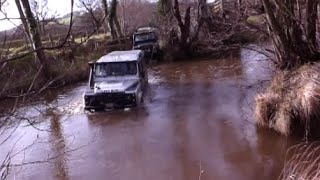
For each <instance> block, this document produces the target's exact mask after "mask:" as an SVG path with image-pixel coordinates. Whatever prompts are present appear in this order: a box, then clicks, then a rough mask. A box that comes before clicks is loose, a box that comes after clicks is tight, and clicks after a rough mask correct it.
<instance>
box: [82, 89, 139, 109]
mask: <svg viewBox="0 0 320 180" xmlns="http://www.w3.org/2000/svg"><path fill="white" fill-rule="evenodd" d="M84 105H85V109H86V110H90V109H104V108H125V107H135V106H137V97H136V95H135V94H126V93H99V94H85V95H84Z"/></svg>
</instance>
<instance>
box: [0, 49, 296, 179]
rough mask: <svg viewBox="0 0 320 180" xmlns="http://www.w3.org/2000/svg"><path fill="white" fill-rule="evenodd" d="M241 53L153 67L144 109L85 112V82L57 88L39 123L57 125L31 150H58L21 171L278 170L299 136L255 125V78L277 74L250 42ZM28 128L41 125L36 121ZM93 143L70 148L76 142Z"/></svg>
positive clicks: (128, 175)
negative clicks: (42, 162)
mask: <svg viewBox="0 0 320 180" xmlns="http://www.w3.org/2000/svg"><path fill="white" fill-rule="evenodd" d="M240 54H241V58H240V59H239V58H235V57H229V58H224V59H221V60H194V61H188V62H178V63H171V64H162V65H157V66H154V67H152V68H151V69H150V70H149V77H150V78H149V79H150V87H149V90H148V93H147V98H146V100H145V104H144V106H143V107H141V108H138V109H131V110H125V111H110V112H99V113H84V112H83V111H82V110H81V109H82V94H83V92H84V90H85V88H86V87H85V85H80V86H78V87H76V88H72V89H70V90H68V91H66V92H64V93H62V94H61V93H60V94H59V93H58V94H56V95H55V97H54V98H53V99H54V101H50V102H49V103H48V104H49V105H50V106H49V108H48V109H50V111H48V112H49V113H47V115H46V116H40V117H41V118H42V119H43V120H44V123H41V124H40V125H39V126H41V127H44V128H45V127H47V128H48V129H49V130H51V131H49V132H43V133H42V134H41V135H40V139H44V140H48V141H49V142H50V143H49V147H48V148H44V147H43V146H45V145H42V146H40V148H37V154H35V153H31V154H26V156H30V157H33V158H43V157H46V156H47V155H48V153H50V154H54V155H57V158H55V159H54V160H53V161H52V162H53V166H50V165H37V164H35V165H33V167H34V168H33V169H31V170H30V169H29V170H28V168H24V169H22V171H21V173H19V175H18V177H20V178H21V179H43V178H44V177H46V179H108V180H129V179H130V180H131V179H139V180H144V179H145V180H147V179H148V180H149V179H153V180H158V179H159V180H163V179H168V180H194V179H199V175H200V174H201V179H202V180H206V179H208V180H212V179H240V180H241V179H245V180H247V179H254V180H256V179H275V178H277V177H278V175H279V173H280V171H281V168H282V164H283V157H284V153H285V152H286V150H287V148H288V147H289V146H290V145H291V144H293V143H294V141H293V140H292V139H286V138H284V137H281V136H279V135H278V134H275V133H273V132H270V131H268V130H260V129H257V128H256V126H255V124H254V118H253V107H254V96H255V94H256V93H257V92H258V91H259V90H261V87H260V86H255V84H257V83H258V84H259V82H260V81H261V80H266V79H268V78H270V74H271V69H270V68H269V65H268V63H267V61H265V57H264V56H262V55H260V54H257V52H255V51H249V50H246V49H243V50H241V52H240ZM265 67H268V68H265ZM30 113H31V111H30ZM31 114H32V113H31ZM28 132H37V131H36V130H34V129H32V128H29V129H28ZM70 137H73V138H70ZM69 139H72V143H70V140H69ZM24 140H25V139H22V141H24ZM89 142H90V143H89ZM88 143H89V145H88V146H86V147H83V148H80V149H78V150H76V151H69V150H70V147H69V145H70V144H72V145H73V146H75V147H79V146H82V145H83V144H88ZM47 145H48V144H47ZM8 147H10V146H8ZM65 152H68V153H65ZM1 153H2V152H1ZM1 153H0V154H1ZM35 168H40V171H36V170H35Z"/></svg>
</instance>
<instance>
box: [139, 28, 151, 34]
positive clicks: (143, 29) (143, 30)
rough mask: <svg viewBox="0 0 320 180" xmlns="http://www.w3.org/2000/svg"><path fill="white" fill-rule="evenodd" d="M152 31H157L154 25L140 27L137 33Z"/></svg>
mask: <svg viewBox="0 0 320 180" xmlns="http://www.w3.org/2000/svg"><path fill="white" fill-rule="evenodd" d="M150 32H155V28H153V27H141V28H138V29H137V30H136V32H135V34H143V33H150Z"/></svg>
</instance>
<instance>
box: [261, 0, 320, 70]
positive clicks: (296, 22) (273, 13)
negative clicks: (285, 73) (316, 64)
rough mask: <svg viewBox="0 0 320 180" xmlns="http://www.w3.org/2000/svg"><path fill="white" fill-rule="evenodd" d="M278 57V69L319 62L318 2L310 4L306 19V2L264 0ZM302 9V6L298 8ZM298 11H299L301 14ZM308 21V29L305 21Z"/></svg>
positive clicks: (308, 2)
mask: <svg viewBox="0 0 320 180" xmlns="http://www.w3.org/2000/svg"><path fill="white" fill-rule="evenodd" d="M262 2H263V5H264V8H265V10H266V13H267V17H268V22H269V27H270V33H271V35H272V40H273V44H274V49H275V52H276V56H277V67H279V68H280V69H291V68H294V67H296V66H299V65H302V64H304V63H308V62H312V61H316V60H318V59H319V50H318V49H317V45H316V41H317V38H316V33H315V32H316V29H317V23H315V22H316V21H317V19H318V17H317V14H318V13H317V6H318V4H319V1H318V0H310V1H307V4H306V13H305V16H302V14H303V13H302V12H301V11H303V9H302V6H301V5H302V4H301V3H302V2H299V1H291V0H285V1H280V0H276V1H275V6H273V3H272V2H271V1H270V0H262ZM297 6H298V7H297ZM297 9H298V11H299V12H297ZM305 21H306V22H307V23H306V26H304V23H303V22H305Z"/></svg>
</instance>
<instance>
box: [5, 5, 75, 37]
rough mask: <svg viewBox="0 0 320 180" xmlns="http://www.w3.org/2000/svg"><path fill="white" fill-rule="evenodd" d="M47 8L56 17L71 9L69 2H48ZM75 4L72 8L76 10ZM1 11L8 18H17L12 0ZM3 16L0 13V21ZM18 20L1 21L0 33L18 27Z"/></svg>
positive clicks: (17, 14) (16, 11)
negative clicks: (55, 14)
mask: <svg viewBox="0 0 320 180" xmlns="http://www.w3.org/2000/svg"><path fill="white" fill-rule="evenodd" d="M48 7H49V8H50V10H49V14H54V13H55V12H57V14H58V15H62V16H63V15H64V14H67V13H68V12H70V8H71V0H48ZM76 7H77V6H76V4H75V6H74V8H75V9H76ZM2 9H3V10H4V11H5V12H6V13H7V16H8V18H19V13H18V10H17V7H16V5H15V2H14V0H8V4H7V6H5V7H2ZM4 17H5V16H4V15H3V14H2V13H0V19H2V18H4ZM19 24H20V20H17V19H12V20H11V21H7V20H3V21H0V31H3V30H6V29H11V28H13V27H15V25H19Z"/></svg>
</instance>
